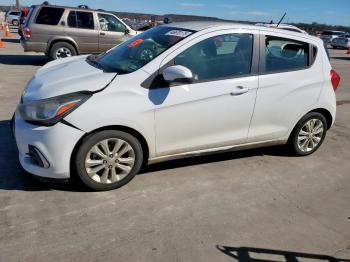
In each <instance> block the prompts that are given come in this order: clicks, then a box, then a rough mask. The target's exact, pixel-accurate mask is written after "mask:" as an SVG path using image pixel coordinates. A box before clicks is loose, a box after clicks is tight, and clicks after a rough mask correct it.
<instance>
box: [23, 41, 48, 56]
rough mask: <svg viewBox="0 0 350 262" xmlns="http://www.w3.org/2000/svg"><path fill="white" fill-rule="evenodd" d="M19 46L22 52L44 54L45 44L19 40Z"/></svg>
mask: <svg viewBox="0 0 350 262" xmlns="http://www.w3.org/2000/svg"><path fill="white" fill-rule="evenodd" d="M21 45H22V47H23V49H24V52H43V53H46V50H47V43H42V42H32V41H30V40H26V39H24V38H21Z"/></svg>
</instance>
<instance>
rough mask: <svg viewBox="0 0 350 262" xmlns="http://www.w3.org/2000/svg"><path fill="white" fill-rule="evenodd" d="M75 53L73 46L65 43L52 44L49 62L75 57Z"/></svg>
mask: <svg viewBox="0 0 350 262" xmlns="http://www.w3.org/2000/svg"><path fill="white" fill-rule="evenodd" d="M76 55H77V51H76V50H75V48H74V46H72V45H71V44H69V43H66V42H58V43H55V44H53V46H52V47H51V48H50V51H49V58H50V59H51V60H56V59H62V58H66V57H71V56H76Z"/></svg>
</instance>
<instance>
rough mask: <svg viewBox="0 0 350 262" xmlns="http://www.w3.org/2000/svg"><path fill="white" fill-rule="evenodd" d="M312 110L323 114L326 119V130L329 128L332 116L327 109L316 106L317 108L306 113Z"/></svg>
mask: <svg viewBox="0 0 350 262" xmlns="http://www.w3.org/2000/svg"><path fill="white" fill-rule="evenodd" d="M312 112H316V113H320V114H321V115H323V116H324V117H325V118H326V120H327V130H329V129H330V128H331V126H332V123H333V116H332V114H331V113H330V112H329V111H328V110H327V109H325V108H317V109H314V110H312V111H310V112H308V113H312ZM299 121H300V120H299Z"/></svg>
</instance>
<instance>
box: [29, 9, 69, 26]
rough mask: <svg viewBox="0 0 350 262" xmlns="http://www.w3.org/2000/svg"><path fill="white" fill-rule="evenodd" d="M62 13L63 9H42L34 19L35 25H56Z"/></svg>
mask: <svg viewBox="0 0 350 262" xmlns="http://www.w3.org/2000/svg"><path fill="white" fill-rule="evenodd" d="M63 12H64V9H63V8H52V7H43V8H41V10H40V12H39V14H38V16H37V18H36V23H37V24H41V25H57V24H58V22H59V21H60V20H61V17H62V14H63Z"/></svg>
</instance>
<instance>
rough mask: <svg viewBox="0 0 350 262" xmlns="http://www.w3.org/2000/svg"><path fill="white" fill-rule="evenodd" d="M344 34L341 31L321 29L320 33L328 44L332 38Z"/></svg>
mask: <svg viewBox="0 0 350 262" xmlns="http://www.w3.org/2000/svg"><path fill="white" fill-rule="evenodd" d="M344 34H346V32H343V31H323V32H322V34H321V39H322V40H323V41H324V42H325V43H326V44H330V43H331V42H332V40H333V38H335V37H338V36H341V35H344Z"/></svg>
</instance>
